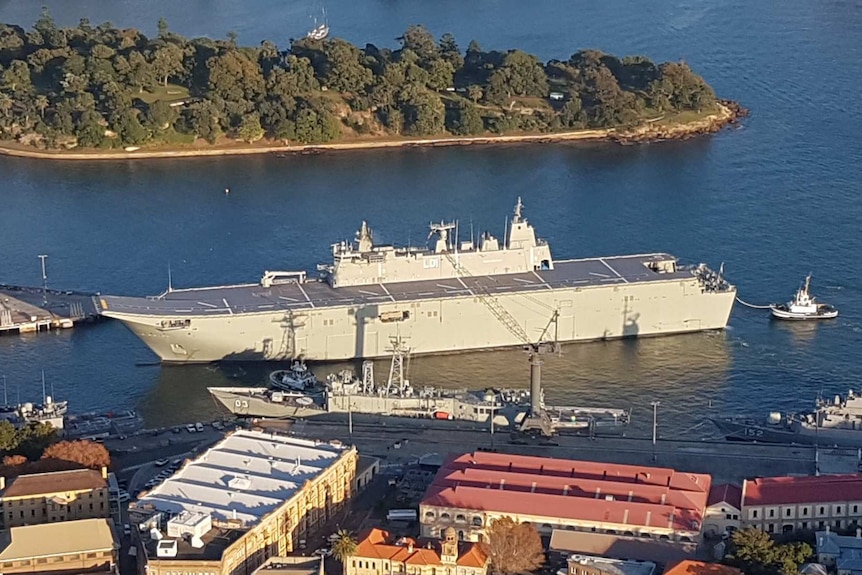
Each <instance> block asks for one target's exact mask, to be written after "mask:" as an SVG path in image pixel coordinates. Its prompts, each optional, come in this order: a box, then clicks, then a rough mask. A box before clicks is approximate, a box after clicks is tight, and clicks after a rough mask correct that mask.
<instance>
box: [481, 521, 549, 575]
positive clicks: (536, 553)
mask: <svg viewBox="0 0 862 575" xmlns="http://www.w3.org/2000/svg"><path fill="white" fill-rule="evenodd" d="M487 536H488V540H487V541H486V542H484V543H482V546H483V548H484V550H485V553H487V555H488V559H489V562H490V568H491V572H493V573H494V574H495V575H511V574H513V573H524V572H530V571H535V570H536V569H538V568H539V567H541V565H542V564H543V563H544V562H545V550H544V547H543V546H542V539H541V538H540V537H539V533H538V531H536V528H535V527H533V526H532V525H530V524H529V523H518V522H517V521H514V520H513V519H512V518H511V517H501V518H500V519H497V520H495V521H494V522H493V523H491V526H490V527H489V528H488V533H487Z"/></svg>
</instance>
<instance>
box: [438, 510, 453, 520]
mask: <svg viewBox="0 0 862 575" xmlns="http://www.w3.org/2000/svg"><path fill="white" fill-rule="evenodd" d="M451 518H452V516H451V515H449V514H448V513H446V512H445V511H444V512H443V513H441V514H440V519H443V520H444V521H449V520H450V519H451Z"/></svg>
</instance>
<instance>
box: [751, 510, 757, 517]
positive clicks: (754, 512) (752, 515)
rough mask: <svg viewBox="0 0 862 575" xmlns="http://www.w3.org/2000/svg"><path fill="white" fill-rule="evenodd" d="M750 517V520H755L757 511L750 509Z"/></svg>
mask: <svg viewBox="0 0 862 575" xmlns="http://www.w3.org/2000/svg"><path fill="white" fill-rule="evenodd" d="M751 517H752V518H754V519H757V509H752V511H751Z"/></svg>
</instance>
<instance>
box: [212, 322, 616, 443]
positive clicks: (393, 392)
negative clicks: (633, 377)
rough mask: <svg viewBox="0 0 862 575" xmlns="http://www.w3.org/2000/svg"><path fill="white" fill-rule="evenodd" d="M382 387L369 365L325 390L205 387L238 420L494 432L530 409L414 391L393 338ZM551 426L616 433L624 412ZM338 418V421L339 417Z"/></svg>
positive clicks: (569, 417)
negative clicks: (384, 422) (407, 421)
mask: <svg viewBox="0 0 862 575" xmlns="http://www.w3.org/2000/svg"><path fill="white" fill-rule="evenodd" d="M391 351H392V361H391V364H390V368H389V377H388V379H387V380H386V383H385V384H382V385H379V384H376V383H375V378H374V362H372V361H365V362H363V364H362V377H361V378H358V377H356V375H355V374H354V373H353V372H352V371H350V370H342V371H341V372H339V373H338V374H332V375H330V376H329V377H328V378H327V379H326V383H325V388H324V389H323V390H318V392H314V391H312V390H306V391H305V392H301V391H293V392H287V391H282V390H279V389H272V388H269V389H268V388H264V387H254V388H247V387H210V388H207V389H208V391H209V392H210V394H211V395H212V396H213V398H214V399H215V400H216V402H217V403H219V404H221V405H222V406H223V407H224V408H226V409H227V410H228V411H229V412H231V413H232V414H234V415H238V416H240V417H261V418H274V419H285V418H290V419H296V418H306V417H320V416H325V415H330V416H335V417H334V418H336V419H343V417H344V416H346V415H348V414H350V413H353V414H364V415H373V416H383V417H404V418H414V419H416V418H419V419H434V420H457V421H464V422H472V423H477V424H482V423H489V422H490V421H491V420H492V419H493V422H494V425H495V426H497V427H501V428H502V427H506V426H515V425H517V424H520V423H521V422H522V421H523V419H524V417H525V416H526V414H527V413H528V412H529V410H530V391H529V390H526V389H501V390H495V389H485V390H480V391H469V390H467V389H458V390H450V389H443V388H439V387H431V386H424V387H421V388H417V387H414V386H412V385H411V383H410V381H409V380H408V379H407V378H406V377H405V373H404V365H405V363H406V362H405V358H406V356H407V354H408V353H409V350H408V349H407V348H406V347H404V345H403V342H402V341H401V340H400V339H398V338H396V340H395V341H393V343H392V348H391ZM545 409H546V410H547V411H548V413H549V416H550V418H551V421H552V424H553V425H554V428H555V429H556V430H557V431H560V432H564V433H565V432H571V433H580V432H591V433H622V430H623V428H624V427H625V426H626V425H627V424H628V422H629V413H628V412H627V411H625V410H622V409H612V408H598V407H592V408H591V407H583V408H582V407H568V406H563V407H553V406H551V407H546V408H545ZM339 416H340V417H339Z"/></svg>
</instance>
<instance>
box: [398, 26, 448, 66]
mask: <svg viewBox="0 0 862 575" xmlns="http://www.w3.org/2000/svg"><path fill="white" fill-rule="evenodd" d="M399 40H400V41H401V47H402V49H403V50H410V51H411V52H413V53H415V54H416V55H417V56H419V60H420V62H422V63H423V64H425V63H431V62H432V61H434V60H436V59H437V58H438V56H439V53H438V51H437V44H436V42H435V41H434V36H432V35H431V32H429V31H428V30H427V29H426V28H425V27H424V26H417V25H411V26H409V27H408V28H407V30H406V31H405V32H404V35H403V36H401V37H400V38H399Z"/></svg>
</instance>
